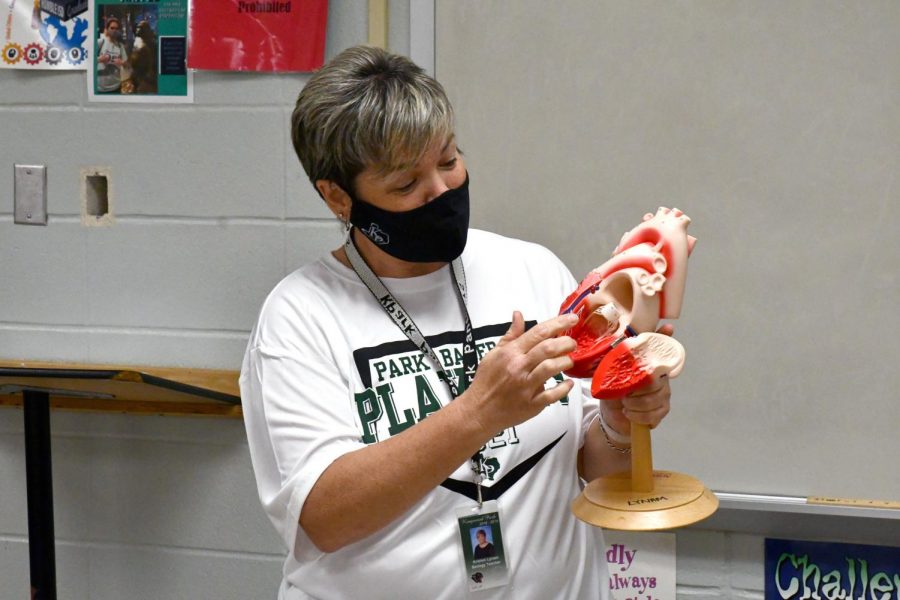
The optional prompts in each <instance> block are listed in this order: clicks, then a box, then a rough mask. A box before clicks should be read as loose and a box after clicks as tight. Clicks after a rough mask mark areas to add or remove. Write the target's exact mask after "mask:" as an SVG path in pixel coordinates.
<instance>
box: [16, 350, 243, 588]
mask: <svg viewBox="0 0 900 600" xmlns="http://www.w3.org/2000/svg"><path fill="white" fill-rule="evenodd" d="M240 402H241V399H240V394H239V392H238V384H237V373H235V372H233V371H208V370H200V369H159V368H135V367H116V366H98V365H71V364H52V363H36V362H29V363H25V362H11V361H0V406H22V409H23V412H24V416H25V471H26V486H27V493H28V553H29V559H30V568H31V598H32V599H33V600H55V599H56V551H55V540H54V531H53V471H52V464H51V460H50V407H51V406H52V407H53V408H61V409H67V410H88V411H104V412H107V411H113V412H123V413H141V414H157V415H194V416H218V417H234V418H239V417H240V416H241V407H240Z"/></svg>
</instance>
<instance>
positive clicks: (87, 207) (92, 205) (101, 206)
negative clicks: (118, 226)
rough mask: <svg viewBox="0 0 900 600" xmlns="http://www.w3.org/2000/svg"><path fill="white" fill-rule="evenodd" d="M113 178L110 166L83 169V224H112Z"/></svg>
mask: <svg viewBox="0 0 900 600" xmlns="http://www.w3.org/2000/svg"><path fill="white" fill-rule="evenodd" d="M112 207H113V195H112V180H111V177H110V173H109V168H108V167H90V168H85V169H82V170H81V224H82V225H88V226H94V225H100V226H103V225H112V223H113V214H112Z"/></svg>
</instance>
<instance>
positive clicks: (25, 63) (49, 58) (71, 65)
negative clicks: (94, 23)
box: [0, 0, 91, 70]
mask: <svg viewBox="0 0 900 600" xmlns="http://www.w3.org/2000/svg"><path fill="white" fill-rule="evenodd" d="M87 3H88V0H2V3H0V6H2V8H0V16H2V19H3V37H2V38H0V46H2V55H0V58H2V60H0V67H2V68H5V69H32V70H35V69H40V70H61V69H77V70H84V69H86V68H87V60H86V57H87V54H88V49H89V48H90V32H91V27H90V22H89V14H90V13H89V12H88V6H87Z"/></svg>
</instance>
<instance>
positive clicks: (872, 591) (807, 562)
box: [766, 539, 900, 600]
mask: <svg viewBox="0 0 900 600" xmlns="http://www.w3.org/2000/svg"><path fill="white" fill-rule="evenodd" d="M895 598H900V548H892V547H888V546H863V545H860V544H833V543H822V542H801V541H791V540H776V539H767V540H766V600H789V599H790V600H858V599H864V600H870V599H871V600H893V599H895Z"/></svg>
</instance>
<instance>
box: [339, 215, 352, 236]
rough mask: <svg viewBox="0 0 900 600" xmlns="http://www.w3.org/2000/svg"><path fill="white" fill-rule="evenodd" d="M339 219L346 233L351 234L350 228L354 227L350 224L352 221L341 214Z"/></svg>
mask: <svg viewBox="0 0 900 600" xmlns="http://www.w3.org/2000/svg"><path fill="white" fill-rule="evenodd" d="M338 219H340V221H341V225H343V226H344V232H345V233H347V232H349V231H350V228H351V227H352V225H351V224H350V220H349V219H347V218H346V217H344V213H341V214H339V215H338Z"/></svg>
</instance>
